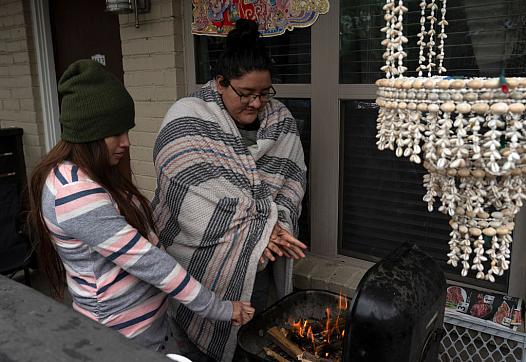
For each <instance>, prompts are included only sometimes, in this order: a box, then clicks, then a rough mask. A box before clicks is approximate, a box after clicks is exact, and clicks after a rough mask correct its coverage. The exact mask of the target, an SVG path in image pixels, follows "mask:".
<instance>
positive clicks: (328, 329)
mask: <svg viewBox="0 0 526 362" xmlns="http://www.w3.org/2000/svg"><path fill="white" fill-rule="evenodd" d="M325 315H326V316H327V319H326V321H325V330H324V331H323V332H324V333H325V336H326V337H327V343H331V308H326V309H325Z"/></svg>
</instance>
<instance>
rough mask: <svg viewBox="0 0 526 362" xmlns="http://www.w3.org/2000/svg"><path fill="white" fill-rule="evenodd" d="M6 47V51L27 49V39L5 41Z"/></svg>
mask: <svg viewBox="0 0 526 362" xmlns="http://www.w3.org/2000/svg"><path fill="white" fill-rule="evenodd" d="M6 49H7V52H8V53H15V52H21V51H27V41H26V40H25V39H24V40H11V41H6Z"/></svg>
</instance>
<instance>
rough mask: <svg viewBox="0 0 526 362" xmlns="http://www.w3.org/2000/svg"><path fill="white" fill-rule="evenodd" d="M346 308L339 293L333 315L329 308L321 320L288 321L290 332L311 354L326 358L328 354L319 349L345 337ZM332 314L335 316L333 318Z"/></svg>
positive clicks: (343, 298) (346, 304)
mask: <svg viewBox="0 0 526 362" xmlns="http://www.w3.org/2000/svg"><path fill="white" fill-rule="evenodd" d="M348 306H349V305H348V301H347V298H346V297H345V296H343V295H342V294H341V293H340V297H339V300H338V305H337V307H336V309H337V312H336V313H333V312H332V310H331V308H330V307H327V308H326V309H325V318H324V319H323V320H315V319H303V318H301V319H299V320H297V321H294V320H290V321H289V326H290V331H291V332H292V334H293V335H295V336H296V339H299V341H303V344H304V345H307V346H310V348H311V349H312V350H311V353H314V355H316V356H319V355H320V352H321V354H323V355H324V356H325V357H328V355H329V353H328V352H324V351H322V350H321V349H322V347H325V346H330V345H331V344H332V343H337V342H339V341H341V340H342V339H343V337H344V335H345V316H344V313H343V312H344V311H346V310H347V308H348ZM333 314H335V317H334V318H333ZM304 348H305V347H304Z"/></svg>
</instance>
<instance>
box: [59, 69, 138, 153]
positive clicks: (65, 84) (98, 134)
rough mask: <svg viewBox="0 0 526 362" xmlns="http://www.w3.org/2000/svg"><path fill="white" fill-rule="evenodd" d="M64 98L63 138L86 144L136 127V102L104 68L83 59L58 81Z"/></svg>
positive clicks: (67, 70) (60, 92)
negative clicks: (134, 103) (134, 102)
mask: <svg viewBox="0 0 526 362" xmlns="http://www.w3.org/2000/svg"><path fill="white" fill-rule="evenodd" d="M58 93H59V95H60V96H61V97H62V103H61V114H60V123H61V124H62V139H63V140H64V141H68V142H71V143H84V142H92V141H96V140H100V139H104V138H106V137H110V136H116V135H119V134H121V133H124V132H126V131H128V130H129V129H130V128H133V127H134V126H135V109H134V105H133V99H132V97H131V96H130V94H129V93H128V91H126V89H125V88H124V86H123V85H122V83H121V82H120V81H119V80H118V79H117V78H116V77H115V76H114V75H113V74H111V73H110V72H108V71H107V70H106V69H105V68H104V66H103V65H101V64H99V63H97V62H96V61H94V60H90V59H83V60H78V61H76V62H75V63H73V64H71V65H70V66H69V67H68V68H67V69H66V71H65V72H64V74H63V75H62V77H60V80H59V82H58Z"/></svg>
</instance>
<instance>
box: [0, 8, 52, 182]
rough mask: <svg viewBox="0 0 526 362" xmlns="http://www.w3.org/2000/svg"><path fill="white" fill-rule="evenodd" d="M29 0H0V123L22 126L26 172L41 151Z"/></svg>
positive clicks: (39, 112)
mask: <svg viewBox="0 0 526 362" xmlns="http://www.w3.org/2000/svg"><path fill="white" fill-rule="evenodd" d="M31 29H32V23H31V14H30V5H29V0H1V1H0V127H21V128H23V129H24V138H23V141H24V153H25V160H26V166H27V169H28V175H29V174H30V172H31V169H32V167H33V166H34V165H35V163H36V162H37V161H38V160H39V159H40V158H41V156H42V155H43V153H44V146H43V145H44V143H43V131H42V125H41V119H42V117H41V111H40V95H39V88H38V76H37V71H36V55H35V50H34V43H33V34H32V30H31Z"/></svg>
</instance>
